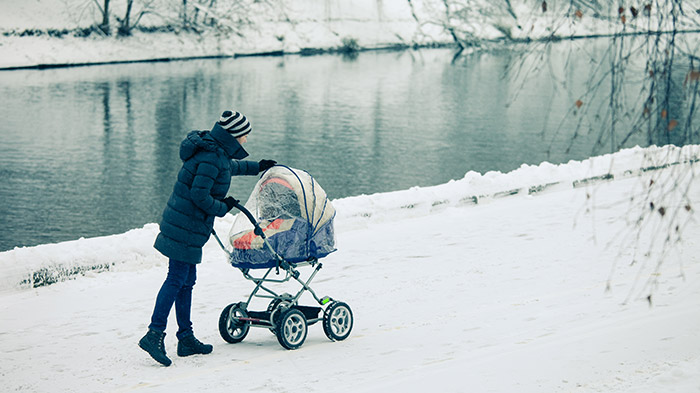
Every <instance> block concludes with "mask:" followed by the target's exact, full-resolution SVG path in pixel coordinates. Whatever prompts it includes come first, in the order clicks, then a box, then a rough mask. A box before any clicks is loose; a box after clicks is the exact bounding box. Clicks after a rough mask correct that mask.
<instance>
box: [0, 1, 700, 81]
mask: <svg viewBox="0 0 700 393" xmlns="http://www.w3.org/2000/svg"><path fill="white" fill-rule="evenodd" d="M191 3H195V2H191ZM237 3H238V4H236V5H235V7H237V8H229V9H222V8H221V7H223V5H219V6H217V7H218V8H216V9H214V8H211V9H204V8H202V6H201V5H198V6H197V8H195V9H192V10H189V15H190V16H189V17H188V18H189V19H188V18H187V17H183V16H182V15H183V14H185V15H186V14H187V13H186V12H183V10H182V6H181V2H180V3H175V2H173V1H172V0H157V1H153V2H151V3H150V7H151V8H149V9H140V10H139V9H136V10H135V11H134V12H137V11H143V12H144V14H143V18H141V19H140V20H139V25H138V27H137V28H134V29H133V30H131V32H130V33H131V34H130V35H118V34H116V24H117V21H119V19H118V18H119V17H118V16H119V15H122V14H123V12H124V10H123V8H124V4H121V2H118V1H112V14H113V16H112V22H111V23H112V24H111V25H110V26H112V27H111V35H108V36H107V35H104V34H103V33H101V32H100V31H98V29H97V28H96V27H95V26H96V25H97V23H98V20H99V18H100V15H99V13H98V12H97V8H96V6H95V4H92V3H90V2H88V3H87V4H86V2H84V1H81V0H43V1H40V0H26V1H23V2H22V3H21V4H14V3H12V2H4V3H1V4H0V26H2V27H1V28H0V69H2V70H16V69H27V68H36V69H44V68H51V67H59V66H84V65H98V64H111V63H131V62H143V61H173V60H184V59H202V58H231V57H239V56H251V55H282V54H301V55H304V54H316V53H327V52H347V51H356V50H374V49H396V48H409V47H425V46H446V45H454V46H455V47H457V48H465V47H468V46H470V45H476V46H477V47H478V46H479V45H480V43H487V42H494V41H504V42H523V41H529V40H542V39H554V40H557V39H565V38H571V37H588V36H601V35H610V34H623V35H624V34H638V33H640V32H641V33H645V32H657V31H665V30H669V29H670V28H669V25H668V24H669V21H668V20H666V19H667V18H665V19H664V18H660V19H659V18H657V17H656V15H657V14H658V15H663V13H664V12H665V11H664V10H655V9H651V10H650V11H649V12H648V15H646V14H645V13H644V12H643V11H639V10H636V9H634V7H630V9H629V10H627V9H624V10H622V9H621V10H617V9H614V10H612V9H610V7H607V8H606V9H605V10H604V11H605V13H601V10H596V9H587V8H581V9H572V8H571V7H569V6H568V5H567V6H566V7H564V6H563V5H559V6H557V5H556V4H550V5H548V6H547V7H543V6H542V4H540V3H538V4H533V3H532V2H526V1H524V0H523V1H520V0H512V1H509V2H505V3H504V4H508V5H509V6H508V7H506V6H505V5H503V6H500V7H496V6H494V5H492V4H490V3H489V2H487V1H481V0H479V1H474V2H473V4H470V6H469V7H468V8H466V7H463V8H459V6H458V5H455V4H451V5H450V7H448V8H446V7H445V4H448V2H444V1H437V0H407V1H394V2H384V1H381V0H350V1H340V0H328V1H325V2H323V5H322V6H319V4H318V2H315V1H311V0H304V1H293V2H292V1H286V0H268V1H257V2H250V3H246V2H237ZM196 4H198V3H196ZM120 7H121V8H120ZM229 7H234V6H233V5H229ZM690 8H693V7H692V6H691V7H690ZM186 11H187V10H186ZM193 15H194V16H193ZM197 15H206V17H205V16H200V17H199V19H197V18H198V16H197ZM611 15H612V16H611ZM682 16H683V17H681V18H679V19H678V20H677V25H675V26H674V27H675V28H676V29H679V30H693V29H695V30H697V27H698V22H697V21H696V20H694V19H693V18H698V17H700V15H697V14H696V13H695V12H688V14H687V16H686V15H685V14H684V15H682ZM206 18H210V19H209V22H206V21H207V19H206ZM183 19H184V21H183ZM657 19H658V20H660V21H661V22H659V21H658V20H657ZM211 20H215V22H216V23H212V22H211Z"/></svg>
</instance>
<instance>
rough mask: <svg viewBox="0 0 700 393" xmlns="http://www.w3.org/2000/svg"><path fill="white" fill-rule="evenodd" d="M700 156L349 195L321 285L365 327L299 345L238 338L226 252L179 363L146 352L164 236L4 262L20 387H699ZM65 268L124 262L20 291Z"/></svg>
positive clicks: (637, 158) (1, 317)
mask: <svg viewBox="0 0 700 393" xmlns="http://www.w3.org/2000/svg"><path fill="white" fill-rule="evenodd" d="M699 154H700V146H687V147H685V148H683V149H682V150H681V149H677V148H671V147H666V148H656V147H651V148H648V149H640V148H636V149H629V150H624V151H622V152H619V153H616V154H614V155H608V156H602V157H596V158H593V159H590V160H587V161H584V162H570V163H568V164H564V165H558V166H555V165H551V164H547V163H543V164H542V165H539V166H523V167H522V168H520V169H518V170H516V171H513V172H511V173H508V174H502V173H491V172H490V173H487V174H484V175H479V174H476V173H468V174H467V175H466V176H465V177H464V178H463V179H460V180H456V181H453V182H450V183H448V184H444V185H440V186H436V187H428V188H413V189H410V190H405V191H399V192H393V193H386V194H376V195H367V196H358V197H351V198H345V199H340V200H335V201H333V203H334V206H335V207H336V208H337V212H338V216H337V218H336V221H335V222H336V229H337V236H338V248H339V250H338V251H337V252H336V253H334V254H331V255H330V256H328V257H326V258H324V259H323V262H324V268H323V269H322V270H321V271H320V273H319V275H318V277H317V278H316V280H315V281H314V285H313V287H314V289H315V290H316V291H317V292H318V293H319V295H329V296H332V297H334V298H336V299H339V300H343V301H345V302H347V303H348V304H349V305H350V306H351V307H352V309H353V311H354V315H355V326H354V329H353V332H352V334H351V335H350V337H349V338H348V339H347V340H345V341H342V342H331V341H329V340H328V339H327V338H326V337H325V335H324V333H323V329H322V327H321V326H318V325H313V326H311V327H310V328H309V335H308V338H307V340H306V342H305V343H304V345H303V346H302V347H301V348H300V349H298V350H295V351H287V350H284V349H282V347H281V346H280V345H279V344H278V343H277V340H276V338H275V337H274V336H273V335H272V334H271V333H270V332H269V331H268V330H266V329H252V330H251V332H250V334H249V335H248V337H247V338H246V339H245V340H244V341H243V342H242V343H239V344H227V343H225V342H224V341H223V340H222V339H221V338H220V336H219V333H218V328H217V321H218V317H219V313H220V312H221V309H222V308H223V307H224V306H226V305H227V304H230V303H233V302H237V301H242V300H244V299H245V296H246V295H247V294H248V293H249V291H250V289H251V285H250V282H248V281H246V280H244V279H243V277H242V276H241V274H240V272H238V271H237V270H236V269H233V268H232V267H230V266H229V265H228V264H227V263H226V258H225V255H224V253H223V252H222V251H221V250H220V249H219V248H218V245H217V244H216V243H215V242H214V241H213V240H212V241H210V242H209V243H208V244H207V246H206V247H205V253H204V260H203V263H202V264H201V265H200V266H199V268H198V276H199V277H198V283H197V285H196V286H195V292H194V304H193V322H194V327H195V332H196V334H197V335H198V337H199V338H201V339H202V340H203V341H205V342H209V343H212V344H214V352H213V354H211V355H206V356H193V357H188V358H178V357H177V356H176V355H175V352H176V339H175V338H174V332H175V330H176V327H175V321H174V315H171V317H172V319H171V320H170V324H169V327H168V331H167V333H168V336H167V338H166V349H167V351H168V353H169V354H170V356H172V357H173V358H174V364H173V365H172V366H171V367H169V368H164V367H161V366H159V365H157V364H156V363H155V362H154V361H153V360H152V359H151V358H150V357H148V355H147V354H146V353H144V352H143V351H141V350H140V349H139V348H138V347H137V345H136V343H137V341H138V339H139V338H140V337H141V336H142V335H143V334H144V333H145V331H146V326H147V324H148V322H149V321H148V320H149V317H150V313H151V311H152V307H153V301H154V298H155V295H156V293H157V291H158V289H159V286H160V284H161V283H162V280H163V279H164V277H165V273H166V270H167V265H166V263H165V259H164V258H163V257H162V256H159V255H158V254H157V253H156V252H155V251H153V249H152V248H151V246H150V245H151V243H152V241H153V238H154V236H155V233H156V231H157V229H156V226H155V225H148V226H146V227H145V228H142V229H136V230H133V231H130V232H129V233H126V234H123V235H115V236H108V237H103V238H94V239H83V240H79V241H74V242H66V243H59V244H52V245H43V246H38V247H32V248H25V249H16V250H13V251H7V252H3V253H0V277H2V278H3V287H2V288H3V291H2V293H0V352H2V353H3V356H2V359H0V376H1V378H2V381H3V382H2V384H3V388H2V390H3V391H32V392H54V391H77V392H95V391H114V392H125V391H149V392H150V391H153V392H161V391H162V392H166V391H168V392H191V391H207V392H229V391H237V392H253V391H266V392H380V391H381V392H386V391H408V392H418V391H421V392H424V391H448V392H538V393H539V392H606V393H611V392H612V393H616V392H664V393H666V392H684V393H685V392H697V391H700V313H698V309H699V307H700V263H698V262H700V261H699V260H698V259H699V258H700V257H699V255H700V243H699V242H698V239H699V238H700V225H698V223H697V217H696V210H695V207H696V206H698V203H700V184H698V182H697V181H693V178H694V175H695V173H696V171H697V162H696V160H697V159H698V155H699ZM640 168H646V170H640ZM605 174H610V175H611V176H603V175H605ZM671 185H675V186H676V187H675V188H676V190H679V192H677V193H673V192H672V193H663V192H660V191H659V189H661V188H667V187H670V186H671ZM648 195H649V196H650V198H651V199H652V200H651V201H652V202H656V203H655V206H654V209H653V210H652V209H651V207H650V203H649V200H648V199H646V196H648ZM662 195H665V197H664V196H662ZM474 201H476V202H477V203H474ZM686 206H687V207H688V208H689V209H686ZM661 207H663V208H664V210H663V211H664V213H665V214H664V215H662V214H659V211H660V208H661ZM639 217H646V219H645V220H644V221H643V225H642V227H641V230H638V229H637V228H636V227H635V226H634V223H635V222H637V219H638V218H639ZM232 221H233V218H232V217H231V216H228V217H226V218H224V219H221V220H219V221H217V223H216V228H217V230H218V231H219V232H220V233H226V231H227V229H228V228H229V227H230V225H231V223H232ZM675 225H679V233H680V237H681V238H682V241H680V242H678V243H676V244H674V245H673V247H672V248H670V249H669V248H667V247H665V243H664V242H663V240H664V239H665V238H666V236H667V235H668V236H670V239H671V240H672V241H675V239H676V237H677V236H678V233H677V232H675V231H674V230H673V229H674V227H675ZM667 227H669V228H671V229H670V230H667V229H666V228H667ZM659 261H662V263H659ZM61 264H64V265H66V264H67V265H69V266H73V267H75V266H80V265H81V264H82V266H90V265H96V264H103V265H107V266H111V267H110V271H106V272H102V273H94V272H90V271H89V272H86V273H84V274H78V275H74V276H72V277H73V278H74V279H71V280H67V281H63V282H59V283H56V284H53V285H49V286H42V287H38V288H31V287H28V286H30V285H28V284H25V285H23V286H20V285H18V282H17V281H18V279H20V280H19V281H21V278H22V277H23V276H26V275H27V274H28V272H30V271H31V269H36V268H41V267H47V266H54V267H55V266H58V265H61ZM71 264H72V265H71ZM606 288H607V289H606ZM649 295H651V297H650V298H649V299H647V297H648V296H649ZM649 300H651V303H650V302H649ZM304 303H306V304H312V300H310V299H304ZM256 306H257V307H256ZM264 307H265V305H256V304H254V305H253V306H252V307H251V308H252V309H260V308H264Z"/></svg>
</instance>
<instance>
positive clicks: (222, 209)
mask: <svg viewBox="0 0 700 393" xmlns="http://www.w3.org/2000/svg"><path fill="white" fill-rule="evenodd" d="M218 174H219V169H218V168H217V167H216V166H215V165H212V164H210V163H207V162H201V163H199V165H197V171H196V173H195V175H194V179H193V180H192V188H191V190H190V196H191V197H192V202H194V204H195V205H197V207H199V208H200V209H202V210H204V211H205V212H206V213H207V214H211V215H214V216H217V217H223V216H225V215H226V212H227V211H228V208H227V206H226V204H225V203H223V202H221V201H219V200H216V199H214V198H213V197H212V196H211V189H212V187H213V186H214V182H215V181H216V176H217V175H218Z"/></svg>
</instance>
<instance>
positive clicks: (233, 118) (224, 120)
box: [219, 111, 253, 138]
mask: <svg viewBox="0 0 700 393" xmlns="http://www.w3.org/2000/svg"><path fill="white" fill-rule="evenodd" d="M219 125H220V126H221V127H222V128H223V129H224V130H226V131H228V133H229V134H231V136H233V137H234V138H238V137H241V136H243V135H248V133H249V132H251V131H252V130H253V127H252V126H251V125H250V122H249V121H248V119H247V118H246V117H245V116H244V115H243V114H241V113H238V112H231V111H225V112H224V113H222V114H221V118H220V119H219Z"/></svg>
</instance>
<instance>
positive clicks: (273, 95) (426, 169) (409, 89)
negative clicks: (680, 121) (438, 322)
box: [0, 43, 683, 251]
mask: <svg viewBox="0 0 700 393" xmlns="http://www.w3.org/2000/svg"><path fill="white" fill-rule="evenodd" d="M566 45H572V44H571V43H561V44H556V45H554V46H552V47H550V48H549V49H548V51H549V52H551V51H555V52H557V51H561V52H562V53H564V52H565V50H564V49H565V48H563V47H562V46H566ZM583 45H585V44H583ZM601 48H603V49H600V50H601V51H602V50H604V46H602V47H601ZM568 49H570V48H568ZM568 49H567V50H568ZM594 49H595V48H594ZM567 53H571V52H570V51H569V52H567ZM453 55H454V52H453V50H450V49H424V50H416V51H414V50H406V51H375V52H361V53H359V54H356V55H353V56H348V55H319V56H284V57H247V58H236V59H215V60H211V59H210V60H194V61H180V62H169V63H168V62H165V63H136V64H120V65H102V66H92V67H76V68H63V69H50V70H40V71H38V70H24V71H5V72H2V73H0V94H1V95H2V97H3V105H2V106H1V107H0V118H1V119H2V121H1V122H0V201H2V203H1V204H0V222H1V223H2V226H3V227H2V230H1V232H0V251H2V250H8V249H12V248H14V247H16V246H33V245H37V244H43V243H53V242H59V241H65V240H73V239H77V238H79V237H93V236H101V235H109V234H115V233H122V232H125V231H127V230H129V229H132V228H139V227H142V226H143V225H144V224H146V223H150V222H158V221H159V219H160V215H161V213H162V209H163V207H164V205H165V202H166V200H167V198H168V195H169V194H170V192H171V190H172V186H173V182H174V180H175V175H176V172H177V170H178V169H179V165H180V161H179V158H178V149H179V144H180V141H181V140H182V138H183V137H184V136H185V134H186V133H187V132H188V131H190V130H193V129H209V128H210V127H211V126H212V125H213V123H214V122H215V121H216V120H217V119H218V117H219V115H220V113H221V112H222V111H223V110H226V109H236V110H239V111H241V112H243V113H244V114H246V115H247V116H248V118H249V119H250V120H251V122H252V124H253V128H254V130H253V132H252V133H251V134H250V137H249V142H248V143H247V144H246V145H245V148H246V150H247V151H248V152H249V153H250V159H253V160H260V159H263V158H266V159H275V160H277V161H278V162H279V163H283V164H286V165H289V166H292V167H296V168H301V169H306V170H308V171H309V172H310V173H311V174H312V175H314V177H315V178H316V179H317V180H318V182H319V184H320V185H321V186H323V187H324V189H325V190H326V191H327V193H328V194H329V196H330V197H331V198H332V199H336V198H343V197H347V196H353V195H360V194H371V193H377V192H387V191H394V190H401V189H407V188H410V187H413V186H432V185H437V184H441V183H445V182H448V181H449V180H451V179H460V178H462V177H463V176H464V175H465V174H466V173H467V172H468V171H477V172H480V173H485V172H488V171H501V172H508V171H511V170H513V169H516V168H518V167H520V166H521V165H522V164H539V163H541V162H543V161H549V162H552V163H562V162H567V161H569V160H580V159H585V158H587V157H589V156H591V155H592V154H602V153H610V152H611V151H612V150H614V149H615V147H613V145H614V143H613V142H612V141H611V142H610V144H608V143H607V142H606V141H605V140H604V138H601V137H600V132H599V131H600V130H601V128H603V127H601V126H600V124H598V123H597V122H603V120H601V118H600V117H596V116H597V115H596V114H595V112H592V111H591V112H584V109H586V108H587V107H590V106H589V104H590V103H589V101H586V102H585V103H582V104H583V105H582V107H581V108H579V107H578V106H577V105H576V102H577V100H579V99H580V97H581V96H583V95H584V92H585V90H586V83H587V80H588V78H587V75H589V74H590V72H591V69H592V68H593V67H594V65H593V64H592V63H591V62H590V61H589V60H588V58H586V57H581V59H578V60H577V59H575V58H571V57H565V56H562V55H559V54H557V53H554V54H552V53H550V54H549V57H548V58H547V60H546V61H545V62H544V63H543V65H541V66H540V67H537V68H532V67H531V66H532V64H533V63H532V61H529V62H528V60H526V61H525V62H524V63H521V56H520V54H519V52H517V51H513V50H505V49H504V50H495V51H488V52H483V53H478V54H472V55H468V56H463V57H461V58H459V59H457V60H456V61H452V60H453V59H452V57H453ZM562 81H566V82H565V83H562ZM637 86H639V82H637ZM595 96H600V97H604V96H605V93H604V92H603V93H598V94H596V95H594V97H595ZM593 99H594V98H591V100H593ZM679 102H680V103H679V104H678V105H683V102H682V101H679ZM574 135H576V137H575V138H574V137H573V136H574ZM601 139H602V140H601ZM658 139H659V140H660V141H661V142H662V143H665V142H666V140H665V139H663V138H661V137H659V138H658ZM572 141H573V143H572ZM671 142H672V141H671ZM651 143H659V142H658V141H656V140H655V139H654V138H649V137H648V136H639V137H632V138H630V139H629V140H628V141H626V142H625V146H634V145H643V146H644V145H649V144H651ZM255 180H256V178H255V177H248V178H234V179H233V183H232V189H231V194H232V195H233V196H235V197H236V198H239V199H243V200H245V199H246V198H247V196H248V195H249V193H250V190H251V187H252V185H253V184H254V182H255Z"/></svg>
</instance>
